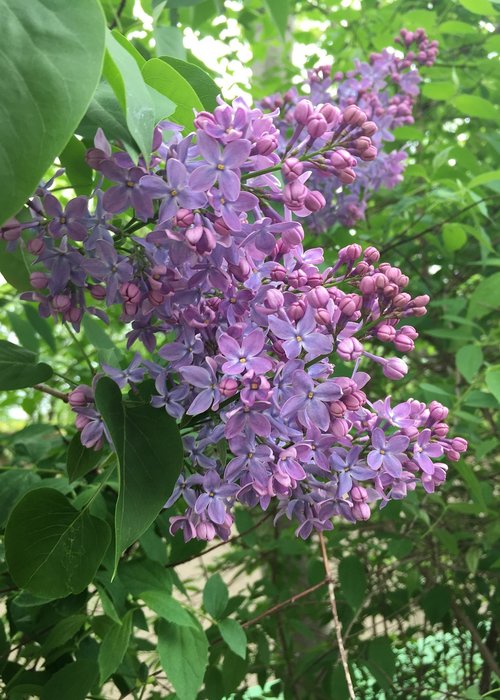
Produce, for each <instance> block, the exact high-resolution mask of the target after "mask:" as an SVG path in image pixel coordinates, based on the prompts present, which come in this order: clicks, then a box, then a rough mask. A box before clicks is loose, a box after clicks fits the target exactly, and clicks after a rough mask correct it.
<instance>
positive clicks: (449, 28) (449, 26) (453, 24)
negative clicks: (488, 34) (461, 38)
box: [439, 19, 478, 35]
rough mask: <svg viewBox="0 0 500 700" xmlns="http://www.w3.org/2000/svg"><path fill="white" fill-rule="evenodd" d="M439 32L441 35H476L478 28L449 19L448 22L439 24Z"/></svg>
mask: <svg viewBox="0 0 500 700" xmlns="http://www.w3.org/2000/svg"><path fill="white" fill-rule="evenodd" d="M439 31H440V32H441V33H442V34H458V35H461V34H477V32H478V28H477V27H474V26H473V25H472V24H467V22H459V21H458V20H455V19H451V20H449V21H448V22H443V24H440V25H439Z"/></svg>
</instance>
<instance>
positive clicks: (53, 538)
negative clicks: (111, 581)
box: [5, 488, 110, 598]
mask: <svg viewBox="0 0 500 700" xmlns="http://www.w3.org/2000/svg"><path fill="white" fill-rule="evenodd" d="M109 541H110V532H109V527H108V525H107V524H106V523H105V522H104V521H103V520H100V519H99V518H95V517H93V516H92V515H90V514H89V512H88V510H87V509H86V508H84V509H83V510H82V511H80V512H78V511H77V510H76V509H75V508H73V506H72V505H71V503H70V502H69V501H68V499H67V498H66V497H65V496H63V495H62V494H61V493H60V492H59V491H56V490H55V489H49V488H37V489H35V490H34V491H30V492H28V493H27V494H26V495H25V496H23V498H22V499H21V500H20V501H19V502H18V503H17V505H16V506H15V508H14V509H13V511H12V512H11V514H10V517H9V520H8V522H7V527H6V529H5V556H6V559H7V562H8V565H9V569H10V573H11V575H12V578H13V579H14V581H15V582H16V584H17V585H18V586H19V587H20V588H23V589H25V590H27V591H30V592H31V593H34V594H35V595H40V596H45V597H48V598H64V597H65V596H67V595H69V594H70V593H80V591H83V589H84V588H85V587H86V586H87V585H88V584H89V583H90V581H92V579H93V578H94V575H95V572H96V571H97V568H98V566H99V564H100V563H101V560H102V558H103V556H104V554H105V552H106V550H107V548H108V545H109Z"/></svg>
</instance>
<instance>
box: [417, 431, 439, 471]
mask: <svg viewBox="0 0 500 700" xmlns="http://www.w3.org/2000/svg"><path fill="white" fill-rule="evenodd" d="M431 436H432V433H431V431H430V430H429V428H426V429H425V430H422V432H421V433H420V435H419V436H418V438H417V442H416V443H415V446H414V448H413V459H414V461H415V462H416V463H417V464H418V466H419V467H420V469H421V470H422V471H423V472H425V473H426V474H431V475H432V474H434V469H435V466H434V463H433V462H432V459H436V458H437V457H441V455H442V454H443V448H442V446H441V445H440V444H439V443H437V442H431ZM431 458H432V459H431Z"/></svg>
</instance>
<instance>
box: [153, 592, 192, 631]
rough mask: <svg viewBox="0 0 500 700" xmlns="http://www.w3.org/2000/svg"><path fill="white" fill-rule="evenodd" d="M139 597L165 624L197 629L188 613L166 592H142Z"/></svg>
mask: <svg viewBox="0 0 500 700" xmlns="http://www.w3.org/2000/svg"><path fill="white" fill-rule="evenodd" d="M140 597H141V598H142V600H143V601H144V602H145V603H146V605H147V606H148V608H151V610H152V611H153V612H155V613H156V614H157V615H159V616H160V617H162V618H163V619H164V620H166V621H167V622H172V623H174V624H176V625H180V626H181V627H194V628H195V629H196V628H197V623H196V622H195V621H194V619H193V617H192V616H191V615H190V614H189V613H188V611H187V610H186V609H185V608H183V607H182V605H181V604H180V603H179V602H178V601H177V600H175V598H172V596H171V595H169V594H168V593H167V592H166V591H144V593H141V596H140Z"/></svg>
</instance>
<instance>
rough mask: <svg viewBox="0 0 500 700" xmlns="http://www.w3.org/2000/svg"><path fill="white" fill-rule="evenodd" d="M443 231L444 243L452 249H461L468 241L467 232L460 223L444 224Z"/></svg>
mask: <svg viewBox="0 0 500 700" xmlns="http://www.w3.org/2000/svg"><path fill="white" fill-rule="evenodd" d="M442 232H443V241H444V245H445V247H446V248H447V249H448V250H450V251H455V250H460V248H463V247H464V245H465V244H466V243H467V233H466V232H465V229H464V227H463V226H461V225H460V224H455V223H449V224H444V225H443V229H442Z"/></svg>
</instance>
